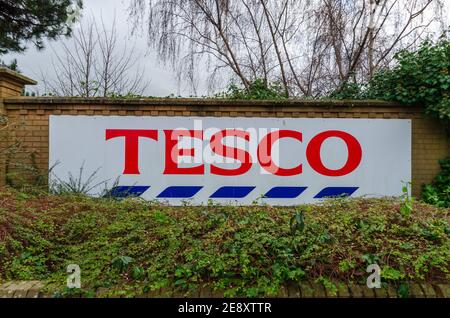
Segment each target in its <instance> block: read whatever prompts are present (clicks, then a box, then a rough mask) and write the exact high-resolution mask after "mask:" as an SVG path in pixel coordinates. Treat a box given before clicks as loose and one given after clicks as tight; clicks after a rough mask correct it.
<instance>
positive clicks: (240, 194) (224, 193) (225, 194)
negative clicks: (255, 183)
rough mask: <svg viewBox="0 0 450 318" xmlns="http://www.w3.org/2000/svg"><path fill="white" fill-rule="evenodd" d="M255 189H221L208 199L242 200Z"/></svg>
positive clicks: (229, 187)
mask: <svg viewBox="0 0 450 318" xmlns="http://www.w3.org/2000/svg"><path fill="white" fill-rule="evenodd" d="M255 188H256V187H231V186H227V187H221V188H219V189H218V190H217V191H216V192H214V193H213V194H212V195H211V196H210V198H244V197H246V196H247V195H248V194H249V193H250V192H252V191H253V189H255Z"/></svg>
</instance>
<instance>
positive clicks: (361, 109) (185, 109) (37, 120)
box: [0, 97, 450, 196]
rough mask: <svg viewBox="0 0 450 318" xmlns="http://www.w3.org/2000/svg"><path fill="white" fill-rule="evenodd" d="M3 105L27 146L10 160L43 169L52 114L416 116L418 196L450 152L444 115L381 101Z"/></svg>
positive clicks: (1, 177)
mask: <svg viewBox="0 0 450 318" xmlns="http://www.w3.org/2000/svg"><path fill="white" fill-rule="evenodd" d="M1 108H3V112H4V113H5V114H6V115H7V117H8V121H9V122H10V125H11V129H10V135H13V139H15V140H20V141H21V149H19V151H18V152H17V153H16V154H15V155H14V158H11V161H10V162H13V163H17V162H21V161H24V162H27V163H28V164H32V165H34V166H36V167H37V168H38V169H40V170H42V171H46V169H48V135H49V129H48V128H49V127H48V118H49V115H52V114H53V115H110V116H113V115H115V116H200V117H202V116H219V117H292V118H385V119H394V118H402V119H411V120H412V181H413V194H414V195H416V196H418V195H419V194H420V189H421V186H422V184H424V183H429V182H431V181H432V179H433V178H434V177H435V175H436V174H437V173H438V172H439V170H440V167H439V164H438V160H439V159H442V158H444V157H445V156H448V155H450V141H449V138H448V136H447V134H446V132H445V131H444V129H443V127H442V125H441V124H440V123H439V122H438V121H436V120H433V119H430V118H426V117H425V116H424V115H423V114H422V109H421V108H418V107H406V106H401V105H398V104H394V103H386V102H380V101H288V102H272V101H271V102H268V101H226V100H209V99H136V100H129V99H128V100H119V99H97V98H96V99H81V98H30V97H9V98H4V99H3V101H1V99H0V113H1V112H2V110H1ZM0 142H1V141H0ZM3 143H5V142H4V141H3ZM3 157H5V156H3ZM2 161H3V164H2V166H3V167H1V169H0V183H4V182H5V158H3V160H2ZM10 166H11V165H10ZM9 172H11V169H10V170H9Z"/></svg>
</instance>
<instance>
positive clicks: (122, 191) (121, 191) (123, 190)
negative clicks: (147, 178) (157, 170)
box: [108, 186, 150, 198]
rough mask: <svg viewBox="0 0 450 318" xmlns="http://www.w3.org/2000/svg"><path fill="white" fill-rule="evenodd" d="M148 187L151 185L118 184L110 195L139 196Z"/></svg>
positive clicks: (119, 196)
mask: <svg viewBox="0 0 450 318" xmlns="http://www.w3.org/2000/svg"><path fill="white" fill-rule="evenodd" d="M148 189H150V186H118V187H114V188H112V189H111V191H110V192H109V194H108V195H109V196H112V197H115V198H127V197H139V196H141V195H142V194H143V193H144V192H145V191H147V190H148Z"/></svg>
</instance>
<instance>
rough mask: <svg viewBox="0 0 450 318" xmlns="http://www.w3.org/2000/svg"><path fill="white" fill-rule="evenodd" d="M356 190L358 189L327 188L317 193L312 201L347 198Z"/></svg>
mask: <svg viewBox="0 0 450 318" xmlns="http://www.w3.org/2000/svg"><path fill="white" fill-rule="evenodd" d="M358 189H359V188H358V187H328V188H324V189H322V191H320V192H319V193H317V195H316V196H315V197H314V199H322V198H329V197H341V196H345V197H349V196H351V195H352V194H353V193H354V192H355V191H356V190H358Z"/></svg>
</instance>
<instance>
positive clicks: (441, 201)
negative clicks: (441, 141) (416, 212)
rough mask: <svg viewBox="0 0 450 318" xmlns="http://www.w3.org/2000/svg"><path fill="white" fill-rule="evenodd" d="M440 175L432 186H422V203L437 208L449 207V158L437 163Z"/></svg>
mask: <svg viewBox="0 0 450 318" xmlns="http://www.w3.org/2000/svg"><path fill="white" fill-rule="evenodd" d="M439 164H440V165H441V169H442V171H441V173H439V174H438V175H437V176H436V178H435V179H434V181H433V183H432V184H427V185H425V186H424V188H423V191H422V199H423V201H425V202H427V203H430V204H434V205H437V206H439V207H443V208H448V207H450V157H448V158H446V159H443V160H441V161H439Z"/></svg>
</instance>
